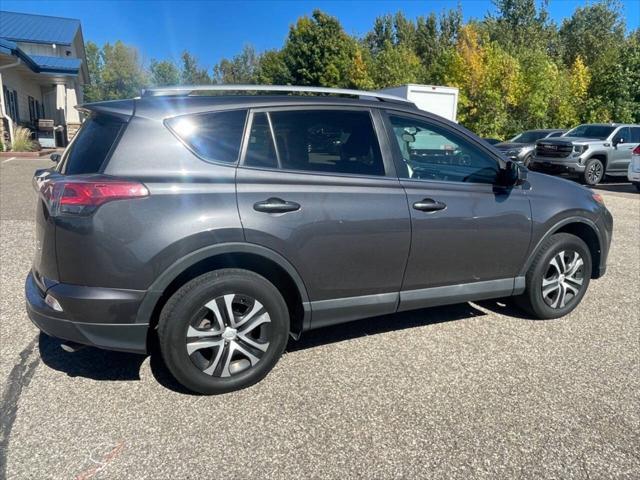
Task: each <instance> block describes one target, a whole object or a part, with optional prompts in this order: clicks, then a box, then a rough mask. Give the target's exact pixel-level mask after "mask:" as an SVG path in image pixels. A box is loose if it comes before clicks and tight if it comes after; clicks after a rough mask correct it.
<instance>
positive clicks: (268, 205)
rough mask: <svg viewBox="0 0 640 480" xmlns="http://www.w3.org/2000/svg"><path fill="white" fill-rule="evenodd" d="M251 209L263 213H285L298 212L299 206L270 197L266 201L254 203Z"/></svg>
mask: <svg viewBox="0 0 640 480" xmlns="http://www.w3.org/2000/svg"><path fill="white" fill-rule="evenodd" d="M253 209H254V210H256V211H258V212H264V213H285V212H294V211H296V210H300V204H299V203H296V202H287V201H285V200H282V199H281V198H275V197H272V198H269V199H267V200H263V201H262V202H256V203H254V204H253Z"/></svg>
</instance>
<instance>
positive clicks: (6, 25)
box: [0, 11, 89, 145]
mask: <svg viewBox="0 0 640 480" xmlns="http://www.w3.org/2000/svg"><path fill="white" fill-rule="evenodd" d="M88 82H89V72H88V70H87V59H86V53H85V49H84V39H83V37H82V26H81V25H80V20H77V19H73V18H62V17H50V16H45V15H32V14H27V13H17V12H4V11H0V87H1V88H2V96H1V98H0V107H1V108H0V115H1V116H2V119H1V121H0V125H1V126H0V138H2V141H3V143H5V145H6V144H10V142H11V138H12V136H13V129H14V127H15V126H16V125H19V126H24V127H28V128H30V129H32V130H34V131H35V130H37V129H38V124H39V122H38V121H39V120H41V119H47V120H53V124H54V125H55V127H56V130H57V131H58V132H61V135H58V143H66V141H68V140H69V139H70V137H71V136H73V134H75V132H76V131H77V129H78V128H79V126H80V120H81V119H80V117H79V113H78V111H77V110H76V109H75V108H74V107H75V106H76V105H77V104H78V103H82V96H83V95H82V88H83V85H85V84H87V83H88ZM41 143H51V142H50V140H49V139H47V140H46V142H45V141H44V140H43V141H41Z"/></svg>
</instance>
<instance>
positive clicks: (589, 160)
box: [530, 123, 640, 185]
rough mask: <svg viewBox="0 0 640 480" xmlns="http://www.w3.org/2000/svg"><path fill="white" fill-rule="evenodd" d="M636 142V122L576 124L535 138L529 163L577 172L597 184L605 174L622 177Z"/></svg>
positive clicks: (638, 133) (638, 130) (638, 135)
mask: <svg viewBox="0 0 640 480" xmlns="http://www.w3.org/2000/svg"><path fill="white" fill-rule="evenodd" d="M639 144H640V125H622V124H616V123H593V124H584V125H578V126H577V127H575V128H574V129H572V130H569V131H568V132H567V133H565V134H564V135H563V136H562V137H558V138H548V139H544V140H539V141H538V142H536V148H535V153H534V156H533V159H532V160H531V164H530V167H531V168H532V169H534V170H539V171H543V172H548V173H569V174H573V175H577V176H578V177H579V178H580V179H581V180H582V181H583V182H584V183H586V184H587V185H597V184H598V183H600V182H601V181H602V179H603V178H604V176H605V175H610V176H622V177H625V179H626V176H627V169H628V167H629V163H630V162H631V152H632V151H633V149H634V148H635V147H637V146H638V145H639Z"/></svg>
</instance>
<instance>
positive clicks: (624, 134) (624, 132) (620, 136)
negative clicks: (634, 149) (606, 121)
mask: <svg viewBox="0 0 640 480" xmlns="http://www.w3.org/2000/svg"><path fill="white" fill-rule="evenodd" d="M613 143H629V127H622V128H621V129H620V130H618V132H617V133H616V134H615V135H614V136H613Z"/></svg>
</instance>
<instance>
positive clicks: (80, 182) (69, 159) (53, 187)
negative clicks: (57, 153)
mask: <svg viewBox="0 0 640 480" xmlns="http://www.w3.org/2000/svg"><path fill="white" fill-rule="evenodd" d="M114 103H115V102H114ZM117 103H120V104H121V105H120V108H119V109H116V110H114V109H113V106H114V105H113V104H112V103H111V102H104V103H103V104H94V105H88V106H87V108H86V109H85V113H86V114H87V115H88V118H87V120H86V121H85V122H84V123H83V125H82V127H81V128H80V130H79V131H78V133H77V134H76V136H75V138H74V139H73V141H72V142H71V144H70V145H69V146H68V147H67V149H66V150H65V152H64V153H63V154H62V158H61V159H60V161H59V162H58V163H57V164H56V165H55V166H54V167H52V168H48V169H42V170H37V171H36V173H35V175H34V177H33V186H34V188H35V190H36V192H37V194H38V200H37V206H36V251H35V254H34V259H33V268H32V271H33V274H34V278H35V280H36V283H37V284H38V287H39V288H40V289H41V290H42V291H43V292H44V291H46V290H47V289H48V288H49V287H51V286H52V285H53V284H55V283H57V282H59V281H61V280H62V279H60V276H59V270H58V264H57V255H56V248H57V246H56V229H57V228H59V225H60V224H66V225H69V223H70V222H71V223H73V222H74V218H86V217H87V216H90V215H91V214H92V213H93V212H94V211H95V210H96V209H97V208H98V207H99V206H100V205H102V204H103V203H105V202H107V201H110V200H112V199H117V198H127V197H128V196H129V195H140V194H144V193H145V192H146V188H145V189H144V190H143V189H142V188H140V185H139V184H135V182H126V181H122V180H120V179H116V178H113V177H107V176H105V175H103V174H102V172H103V171H104V168H105V166H106V163H107V162H108V160H109V157H110V155H111V153H112V152H113V149H114V148H115V146H116V144H117V141H118V139H119V137H120V135H121V134H122V132H123V131H124V128H125V127H126V124H127V121H128V118H129V117H130V115H131V114H132V112H133V102H132V101H123V102H117ZM105 104H108V107H109V108H108V109H104V108H100V107H101V105H105ZM87 240H88V241H89V240H90V239H87Z"/></svg>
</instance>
